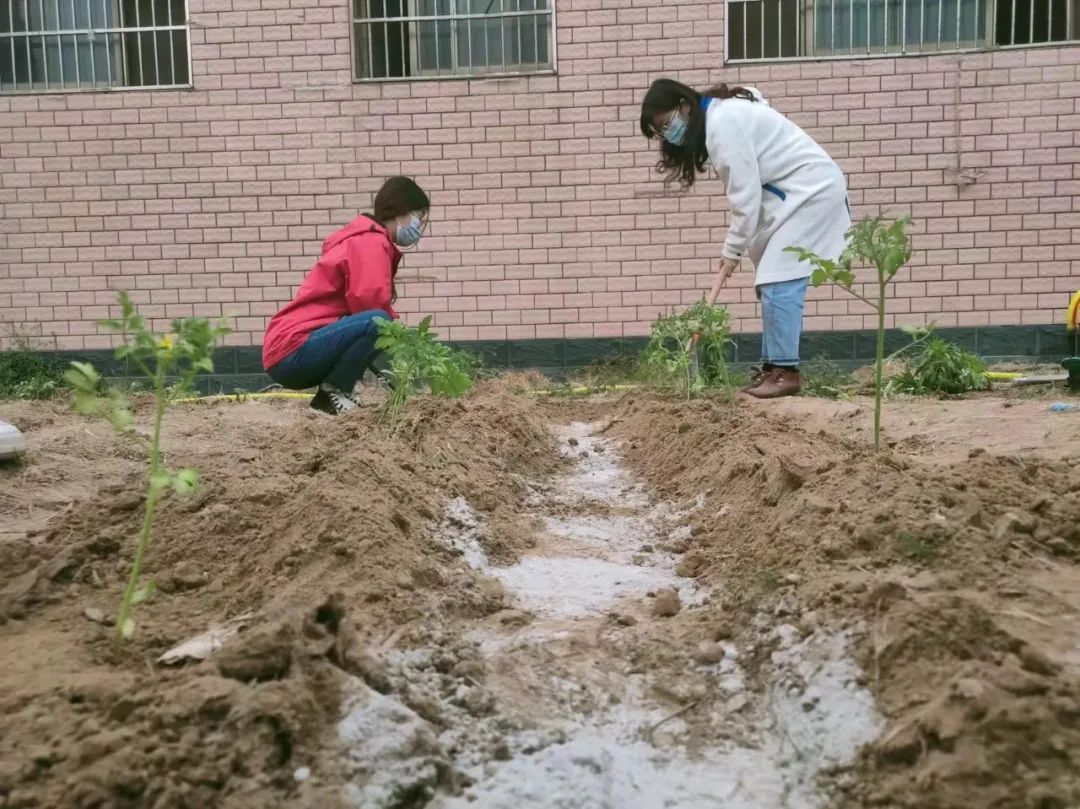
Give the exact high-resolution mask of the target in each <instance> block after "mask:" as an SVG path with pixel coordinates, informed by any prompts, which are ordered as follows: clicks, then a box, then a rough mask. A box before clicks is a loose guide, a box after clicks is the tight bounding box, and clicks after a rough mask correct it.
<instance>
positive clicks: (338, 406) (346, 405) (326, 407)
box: [311, 385, 360, 416]
mask: <svg viewBox="0 0 1080 809" xmlns="http://www.w3.org/2000/svg"><path fill="white" fill-rule="evenodd" d="M359 406H360V403H359V402H357V401H356V399H354V398H353V397H352V396H349V395H347V394H344V393H342V392H341V391H339V390H337V389H336V388H332V387H330V386H329V385H320V386H319V389H318V390H317V391H316V392H315V396H314V397H313V398H312V400H311V407H312V408H313V409H315V410H319V411H321V412H323V413H329V414H330V415H331V416H340V415H341V414H342V413H348V412H349V411H350V410H356V409H357V408H358V407H359Z"/></svg>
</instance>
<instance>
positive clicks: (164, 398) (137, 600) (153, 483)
mask: <svg viewBox="0 0 1080 809" xmlns="http://www.w3.org/2000/svg"><path fill="white" fill-rule="evenodd" d="M119 301H120V318H119V319H118V320H105V321H102V324H101V325H102V326H104V327H105V328H107V329H109V330H110V331H114V332H117V333H119V334H121V335H123V343H122V345H120V347H119V348H117V349H116V357H117V359H120V360H125V361H126V362H128V363H129V364H130V365H131V366H132V367H133V368H134V369H136V370H138V371H139V372H141V373H142V374H144V375H145V376H146V377H147V378H149V379H150V380H151V383H152V390H153V395H154V421H153V429H152V432H151V435H150V445H149V458H148V462H149V475H148V480H147V490H146V506H145V511H144V513H143V523H142V529H141V531H140V532H139V543H138V545H137V546H136V549H135V558H134V560H133V561H132V565H131V575H130V576H129V577H128V583H127V587H126V588H125V590H124V597H123V600H122V601H121V602H120V611H119V613H118V614H117V618H116V628H117V633H118V634H119V636H120V637H121V638H123V639H130V638H131V637H132V636H133V635H134V634H135V619H134V618H132V615H131V613H132V609H133V608H134V607H135V606H136V605H138V604H141V603H142V602H143V601H145V600H146V599H147V598H149V597H150V596H151V594H152V593H153V591H154V582H153V581H147V582H142V566H143V559H144V558H145V556H146V551H147V549H148V548H149V547H150V537H151V533H152V531H153V526H154V513H155V512H156V510H157V506H158V502H159V501H160V499H161V496H162V495H163V494H164V493H165V491H166V490H167V489H170V488H171V489H172V490H173V491H175V492H176V494H178V495H180V496H186V495H190V494H192V493H193V492H194V491H195V489H196V488H197V487H198V484H199V473H198V472H197V471H195V470H194V469H180V470H175V471H174V470H170V469H167V468H166V467H165V465H164V464H163V463H162V459H161V427H162V423H163V422H164V419H165V410H166V408H167V407H168V406H169V404H170V403H171V402H172V401H174V400H175V399H177V398H178V397H180V396H182V395H184V394H185V393H187V392H188V391H190V390H191V387H192V384H193V383H194V381H195V377H196V375H198V374H199V373H200V372H206V373H211V372H213V370H214V363H213V359H212V356H211V355H212V353H213V349H214V345H215V344H216V343H217V342H218V340H220V339H221V338H222V337H223V336H224V335H225V334H227V333H228V331H229V330H228V329H227V328H225V326H223V325H212V324H211V323H210V322H209V321H208V320H205V319H204V318H188V319H184V320H174V321H173V323H172V331H171V332H169V333H168V334H164V335H160V336H159V335H156V334H154V333H153V332H151V331H150V330H149V329H148V328H147V326H146V323H145V321H144V320H143V318H142V316H141V315H140V314H139V313H138V312H137V311H136V310H135V306H134V305H133V304H132V302H131V299H130V298H129V297H128V295H127V293H126V292H121V293H120V295H119ZM65 378H66V379H67V381H68V383H69V384H70V385H71V386H72V388H73V389H74V390H75V408H76V410H78V411H79V412H80V413H82V414H83V415H87V416H99V417H102V418H105V419H107V420H108V421H109V422H110V423H111V424H112V425H113V427H114V428H115V429H116V430H117V431H119V432H128V431H129V430H131V426H132V415H131V403H130V400H129V398H128V396H127V394H126V393H124V392H123V391H121V390H119V389H117V388H115V387H112V386H109V385H106V384H105V382H104V381H103V380H102V378H101V375H100V374H99V373H98V372H97V370H96V369H95V368H94V367H93V366H92V365H89V364H87V363H84V362H73V363H71V368H70V369H69V370H68V372H67V373H66V374H65ZM170 380H171V383H170Z"/></svg>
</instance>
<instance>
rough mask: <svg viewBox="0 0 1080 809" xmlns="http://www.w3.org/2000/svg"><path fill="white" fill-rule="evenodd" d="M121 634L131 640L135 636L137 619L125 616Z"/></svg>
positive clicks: (125, 638)
mask: <svg viewBox="0 0 1080 809" xmlns="http://www.w3.org/2000/svg"><path fill="white" fill-rule="evenodd" d="M120 636H121V637H122V638H123V639H124V640H131V639H132V638H133V637H135V619H134V618H125V619H124V623H123V624H121V625H120Z"/></svg>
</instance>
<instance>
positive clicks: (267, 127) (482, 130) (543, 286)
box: [0, 0, 1080, 348]
mask: <svg viewBox="0 0 1080 809" xmlns="http://www.w3.org/2000/svg"><path fill="white" fill-rule="evenodd" d="M190 5H191V18H192V22H193V25H192V31H191V37H192V42H193V66H194V67H193V72H194V85H195V86H194V90H192V91H180V92H175V91H169V92H147V91H132V92H119V93H72V94H61V95H37V96H7V97H0V333H9V332H10V329H11V328H12V327H14V328H15V329H16V330H18V331H19V332H20V333H22V334H27V335H34V334H38V335H55V336H56V338H57V344H58V345H59V346H61V347H67V348H94V347H100V346H103V345H106V344H107V343H108V339H109V338H107V337H105V336H103V335H100V334H98V330H97V327H96V325H95V320H96V319H97V318H100V317H103V316H105V315H106V313H107V311H108V306H109V304H110V303H111V302H112V301H113V300H114V297H115V293H114V290H116V289H121V288H124V289H128V290H130V291H131V292H132V295H133V297H134V298H135V299H136V301H138V302H139V303H140V304H141V306H142V308H143V309H144V311H145V312H146V313H147V314H148V315H150V316H151V317H154V318H172V317H176V316H190V315H205V316H211V317H215V316H220V315H231V316H235V318H236V320H235V325H236V328H237V331H236V333H235V334H234V335H232V338H231V340H232V342H233V343H234V344H243V345H246V344H258V343H259V342H260V340H261V336H262V328H263V325H264V323H265V321H266V319H267V317H268V316H269V315H271V314H273V312H274V311H275V310H276V309H277V307H278V306H279V304H280V303H281V302H282V301H284V300H286V299H287V298H288V297H289V295H290V294H291V292H292V290H293V289H294V288H295V286H296V285H297V283H298V282H299V281H300V279H301V278H302V276H303V274H304V272H305V271H306V270H307V269H308V267H309V266H310V264H311V262H312V260H313V258H314V257H315V256H316V255H317V254H318V249H319V244H320V242H321V239H322V238H323V237H324V236H325V235H326V234H327V233H328V232H329V231H330V230H331V229H333V228H335V227H336V226H339V225H341V224H343V223H345V222H346V221H348V220H349V219H350V218H351V217H352V216H353V215H354V214H355V213H356V212H357V211H360V210H364V209H367V208H368V207H369V205H370V200H371V194H372V192H373V191H374V189H376V188H377V187H378V185H379V183H380V181H381V179H382V178H384V177H385V176H387V175H390V174H394V173H405V174H410V175H412V176H414V177H416V178H417V179H418V180H420V182H421V183H422V184H423V185H424V186H425V187H426V188H428V189H429V190H430V192H431V194H432V198H433V201H434V210H433V220H434V221H433V225H432V227H431V230H430V233H429V235H428V236H427V237H426V238H425V239H424V241H423V244H422V249H421V250H420V252H418V253H416V254H415V255H410V256H409V257H408V259H407V261H406V263H405V265H404V268H403V270H402V281H403V282H402V283H401V285H400V292H401V294H402V301H401V303H402V307H401V308H402V309H403V311H404V312H406V313H409V314H416V313H435V314H436V320H437V323H438V325H439V327H440V331H441V332H442V333H443V335H445V336H448V337H450V338H453V339H502V338H510V339H515V338H534V337H564V336H566V337H592V336H597V337H600V336H612V335H636V334H641V333H644V332H645V331H647V328H648V323H649V322H650V321H651V320H652V319H653V318H654V317H655V315H656V314H657V313H658V311H660V310H661V309H663V308H665V307H669V306H674V305H684V304H688V303H690V302H691V301H693V300H694V299H695V298H696V297H697V296H699V295H700V294H701V292H702V290H703V289H706V288H707V287H708V286H709V282H710V272H711V268H712V265H713V262H714V260H715V259H716V257H717V256H718V255H719V248H720V243H721V240H722V237H723V233H724V227H725V225H726V204H725V201H724V197H723V192H722V189H721V188H720V187H719V186H718V184H717V182H716V181H715V180H710V181H704V182H702V183H701V184H700V185H699V186H698V187H697V188H695V190H694V191H693V192H692V193H690V194H687V195H683V194H679V193H671V192H665V189H664V187H663V185H662V183H661V182H660V180H659V179H658V177H657V176H656V175H655V174H654V172H653V170H652V167H653V164H654V162H655V156H654V152H653V150H652V149H650V148H649V146H648V144H646V142H645V141H644V139H643V138H641V137H640V135H639V134H638V132H637V114H638V104H639V102H640V99H641V96H642V93H643V91H644V89H645V88H646V87H647V86H648V84H649V82H650V81H651V80H652V79H654V78H656V77H657V76H660V75H676V76H678V77H679V78H681V79H682V80H684V81H686V82H688V83H690V84H693V85H698V86H701V85H706V84H708V83H710V82H713V81H717V80H724V81H727V82H745V83H753V84H755V85H757V86H759V87H760V88H761V89H762V90H763V91H764V92H765V93H766V94H767V95H769V96H770V97H771V99H772V101H773V103H774V105H775V106H776V107H778V108H779V109H781V110H782V111H784V112H785V113H788V114H789V115H791V116H792V118H794V119H795V120H796V121H797V122H798V123H800V124H801V125H803V126H804V127H806V128H807V129H808V130H809V131H810V132H811V133H812V134H813V135H814V136H815V137H816V138H817V139H818V140H819V141H820V142H821V143H822V144H823V145H824V146H825V147H826V148H827V149H828V150H829V151H830V153H831V154H833V155H834V156H835V157H836V158H837V159H838V160H839V162H840V163H841V165H842V166H843V168H844V169H845V171H846V172H847V173H848V176H849V181H850V187H851V197H852V203H853V205H854V208H855V213H856V215H857V216H865V215H874V214H882V215H886V216H896V215H899V214H901V213H911V214H912V215H913V216H914V217H915V218H916V220H917V235H916V237H915V248H916V253H915V257H914V261H913V266H912V267H910V268H909V269H906V270H904V271H902V274H901V275H900V277H899V283H898V284H897V285H896V287H895V294H896V296H897V298H896V300H894V301H893V302H892V310H893V311H894V312H895V313H897V314H896V319H897V322H925V321H927V320H936V321H937V322H938V323H939V324H940V325H943V326H945V325H959V326H968V325H981V324H1018V323H1025V324H1026V323H1050V322H1059V321H1060V318H1061V316H1062V315H1061V313H1060V312H1059V310H1060V309H1062V308H1063V307H1064V305H1065V304H1066V302H1067V299H1068V294H1069V293H1070V292H1071V291H1073V290H1074V289H1076V288H1077V287H1080V239H1078V236H1080V104H1078V100H1077V99H1078V96H1080V73H1078V71H1080V67H1078V66H1080V47H1061V48H1039V49H1029V50H1015V51H999V52H996V53H987V54H975V55H970V54H969V55H963V56H938V57H929V58H907V59H874V60H853V61H839V62H819V63H777V64H771V65H760V66H753V67H743V68H733V67H732V68H724V67H723V66H722V63H723V17H724V5H723V2H721V1H720V0H709V2H694V0H680V2H679V3H678V4H664V5H663V6H662V5H661V4H659V3H644V2H641V0H558V3H557V27H558V55H559V64H558V68H559V70H558V75H557V76H533V77H528V78H512V79H493V80H482V81H445V82H412V83H388V84H352V83H351V77H350V44H349V31H348V6H349V3H348V0H213V2H211V0H191V3H190ZM958 165H959V167H960V168H961V169H962V176H961V175H958V173H957V166H958ZM965 177H966V178H968V179H966V180H965V179H964V178H965ZM958 180H959V182H958ZM750 282H751V275H750V273H748V272H747V273H743V274H742V275H741V276H739V277H738V279H737V283H736V284H735V285H734V288H733V289H732V290H731V291H730V292H729V294H728V297H727V301H728V303H729V304H730V306H731V310H732V312H733V313H734V315H735V317H736V318H737V320H738V325H739V328H741V329H743V330H754V329H756V328H757V321H756V315H757V311H756V306H755V304H754V297H753V290H752V288H751V286H750ZM5 325H6V326H7V328H8V332H5V331H4V328H3V327H4V326H5ZM872 325H873V324H872V323H871V322H870V318H869V317H868V316H867V314H866V312H865V310H864V309H863V308H861V306H860V304H859V303H858V302H855V301H852V300H848V299H847V298H846V297H841V296H840V295H834V294H833V293H832V291H831V290H827V289H826V290H817V291H815V292H814V293H812V301H811V303H810V304H809V309H808V323H807V326H808V328H813V329H830V328H844V329H847V328H868V327H871V326H872Z"/></svg>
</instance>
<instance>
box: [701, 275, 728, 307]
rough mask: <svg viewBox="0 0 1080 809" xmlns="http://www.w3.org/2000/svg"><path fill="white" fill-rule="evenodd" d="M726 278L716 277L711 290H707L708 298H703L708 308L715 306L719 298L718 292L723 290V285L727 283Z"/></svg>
mask: <svg viewBox="0 0 1080 809" xmlns="http://www.w3.org/2000/svg"><path fill="white" fill-rule="evenodd" d="M727 280H728V276H724V277H722V278H721V277H717V279H716V282H715V283H714V284H713V286H712V289H710V290H709V294H708V296H706V298H705V303H707V304H709V306H715V305H716V299H717V298H719V297H720V292H721V290H723V288H724V285H725V284H726V283H727Z"/></svg>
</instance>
